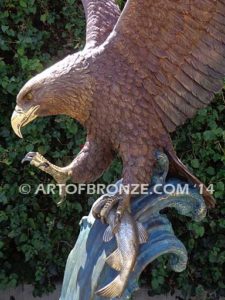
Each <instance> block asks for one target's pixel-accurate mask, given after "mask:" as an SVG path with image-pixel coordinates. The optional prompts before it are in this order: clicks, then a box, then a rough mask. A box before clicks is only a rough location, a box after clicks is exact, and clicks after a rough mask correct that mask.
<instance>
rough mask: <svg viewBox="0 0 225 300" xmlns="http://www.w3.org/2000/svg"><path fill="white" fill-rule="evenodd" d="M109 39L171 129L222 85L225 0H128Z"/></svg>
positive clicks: (188, 116) (205, 101)
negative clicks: (136, 74) (141, 80)
mask: <svg viewBox="0 0 225 300" xmlns="http://www.w3.org/2000/svg"><path fill="white" fill-rule="evenodd" d="M110 38H111V40H108V41H107V42H108V44H110V43H111V44H114V46H113V49H119V52H120V53H122V55H124V56H125V59H126V60H127V62H129V63H130V64H133V67H134V68H135V70H136V72H139V74H141V76H142V77H141V78H142V79H143V87H144V88H145V89H146V90H147V91H148V93H150V94H151V95H152V97H149V101H153V102H154V103H153V105H154V107H155V110H156V112H157V113H158V115H159V117H160V119H161V120H162V122H163V124H164V126H165V127H166V129H167V130H168V131H170V132H172V131H174V130H175V128H176V126H178V125H181V124H183V123H184V122H185V121H186V119H187V118H190V117H192V116H193V115H194V114H195V112H196V110H197V109H199V108H202V107H204V106H206V105H208V104H209V102H210V101H211V100H212V99H213V95H214V93H216V92H218V91H220V90H221V89H222V87H223V77H224V74H225V0H186V1H184V0H157V1H150V0H128V2H127V4H126V6H125V8H124V10H123V12H122V14H121V17H120V19H119V20H118V23H117V25H116V26H115V34H114V35H112V36H111V37H110ZM115 46H116V47H115ZM152 99H153V100H152ZM151 103H152V102H151Z"/></svg>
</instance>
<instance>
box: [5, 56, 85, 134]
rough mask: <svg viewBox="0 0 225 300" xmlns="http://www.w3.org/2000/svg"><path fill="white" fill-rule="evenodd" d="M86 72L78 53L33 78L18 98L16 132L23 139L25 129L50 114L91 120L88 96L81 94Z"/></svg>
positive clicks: (81, 120)
mask: <svg viewBox="0 0 225 300" xmlns="http://www.w3.org/2000/svg"><path fill="white" fill-rule="evenodd" d="M87 73H88V72H87V66H86V65H84V60H83V59H82V58H81V57H80V55H79V53H76V54H74V55H69V56H67V57H66V58H65V59H63V60H62V61H60V62H58V63H56V64H54V65H53V66H52V67H50V68H48V69H46V70H44V71H43V72H41V73H40V74H38V75H36V76H35V77H33V78H31V79H30V80H29V81H28V82H27V83H26V84H25V85H24V86H23V87H22V89H21V90H20V92H19V93H18V95H17V101H16V102H17V105H16V107H15V110H14V112H13V114H12V117H11V124H12V128H13V130H14V132H15V133H16V134H17V135H18V136H19V137H20V138H22V137H23V136H22V134H21V128H22V127H24V126H25V125H27V124H28V123H30V122H31V121H33V120H34V119H36V118H37V117H43V116H50V115H59V114H64V115H69V116H71V117H74V118H75V119H77V120H78V121H80V122H81V123H83V122H84V121H85V119H87V117H88V116H87V114H88V109H87V104H88V103H87V102H88V101H87V98H88V97H85V93H82V92H83V91H85V90H86V87H85V82H87V81H86V80H85V78H87Z"/></svg>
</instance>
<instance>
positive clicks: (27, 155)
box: [21, 152, 37, 164]
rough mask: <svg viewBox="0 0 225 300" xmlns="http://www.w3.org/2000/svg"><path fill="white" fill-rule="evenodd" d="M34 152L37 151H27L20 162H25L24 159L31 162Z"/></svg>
mask: <svg viewBox="0 0 225 300" xmlns="http://www.w3.org/2000/svg"><path fill="white" fill-rule="evenodd" d="M36 154H37V152H29V153H27V154H26V156H25V157H24V158H23V159H22V161H21V163H22V164H23V163H25V161H29V162H31V161H32V160H33V158H34V157H35V155H36Z"/></svg>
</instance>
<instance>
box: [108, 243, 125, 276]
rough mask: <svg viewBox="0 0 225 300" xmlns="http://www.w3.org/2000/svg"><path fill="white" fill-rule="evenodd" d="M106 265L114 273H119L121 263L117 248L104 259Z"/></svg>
mask: <svg viewBox="0 0 225 300" xmlns="http://www.w3.org/2000/svg"><path fill="white" fill-rule="evenodd" d="M106 263H107V264H108V265H109V266H110V267H111V268H113V269H114V270H116V271H118V272H119V271H121V269H122V262H121V254H120V251H119V248H118V249H116V250H115V251H114V252H113V253H112V254H110V255H109V256H108V257H107V258H106Z"/></svg>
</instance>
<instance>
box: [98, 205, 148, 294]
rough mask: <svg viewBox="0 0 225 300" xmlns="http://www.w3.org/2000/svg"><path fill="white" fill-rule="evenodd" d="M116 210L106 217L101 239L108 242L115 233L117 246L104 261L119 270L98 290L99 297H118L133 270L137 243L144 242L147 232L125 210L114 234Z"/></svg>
mask: <svg viewBox="0 0 225 300" xmlns="http://www.w3.org/2000/svg"><path fill="white" fill-rule="evenodd" d="M115 221H116V210H115V209H112V210H111V211H110V212H109V215H108V217H107V223H108V224H109V226H108V227H107V229H106V231H105V233H104V235H103V240H104V241H105V242H109V241H110V240H111V239H112V238H113V237H114V235H115V237H116V242H117V246H118V248H117V249H116V250H115V251H114V252H113V253H112V254H111V255H109V256H108V257H107V258H106V263H107V264H108V265H109V266H111V267H112V268H113V269H115V270H117V271H119V272H120V273H119V275H118V276H117V277H116V278H115V279H114V280H113V281H112V282H111V283H109V284H108V285H106V286H105V287H103V288H102V289H100V290H98V291H97V292H96V294H97V295H98V296H101V297H107V298H114V297H120V296H121V295H122V294H123V292H124V290H125V288H126V285H127V282H128V279H129V275H130V273H131V272H132V271H133V269H134V267H135V263H136V259H137V255H138V250H139V245H140V244H143V243H146V242H147V240H148V233H147V231H146V230H145V228H144V226H143V225H142V224H141V223H139V222H136V221H135V220H134V218H133V217H132V216H131V214H130V213H129V212H128V211H126V212H125V213H124V215H123V216H122V219H121V223H120V225H119V228H118V230H117V231H116V233H115V234H114V228H115Z"/></svg>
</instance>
